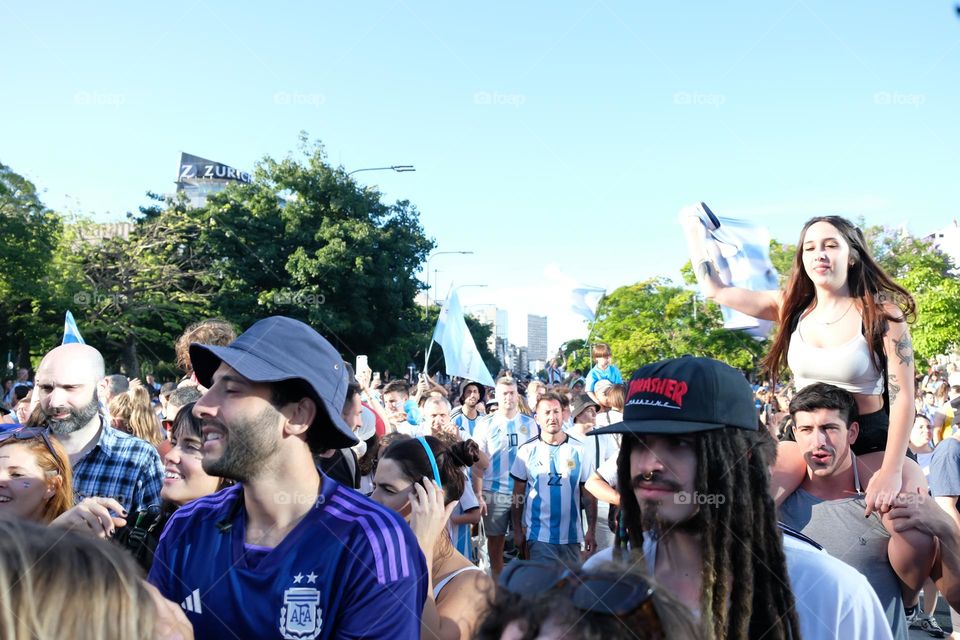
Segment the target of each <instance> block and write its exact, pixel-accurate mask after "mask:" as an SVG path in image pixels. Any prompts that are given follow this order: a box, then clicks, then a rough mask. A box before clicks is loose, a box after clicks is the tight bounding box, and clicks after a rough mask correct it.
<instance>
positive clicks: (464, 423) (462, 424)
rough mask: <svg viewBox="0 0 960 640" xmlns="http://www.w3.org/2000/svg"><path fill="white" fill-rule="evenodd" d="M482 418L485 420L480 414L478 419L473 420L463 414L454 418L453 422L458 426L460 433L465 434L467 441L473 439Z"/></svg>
mask: <svg viewBox="0 0 960 640" xmlns="http://www.w3.org/2000/svg"><path fill="white" fill-rule="evenodd" d="M481 418H483V416H482V415H480V414H479V413H478V414H477V417H476V418H474V419H473V420H471V419H470V418H468V417H467V416H465V415H464V414H463V413H462V412H461V413H458V414H457V415H455V416H453V418H452V419H451V421H452V422H453V424H455V425H457V428H458V429H460V433H461V434H463V439H464V440H466V439H467V438H472V437H473V432H474V431H476V428H477V423H478V422H480V420H481Z"/></svg>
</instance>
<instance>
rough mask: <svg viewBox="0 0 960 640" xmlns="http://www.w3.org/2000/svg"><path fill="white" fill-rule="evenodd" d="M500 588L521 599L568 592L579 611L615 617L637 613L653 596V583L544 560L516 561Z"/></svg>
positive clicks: (504, 572) (507, 570)
mask: <svg viewBox="0 0 960 640" xmlns="http://www.w3.org/2000/svg"><path fill="white" fill-rule="evenodd" d="M500 586H501V587H503V588H504V589H506V590H507V591H509V592H511V593H515V594H517V595H522V596H529V595H530V594H534V593H539V594H545V593H548V592H551V591H556V590H561V589H569V590H570V591H571V593H570V600H571V602H572V604H573V606H575V607H576V608H578V609H580V610H581V611H590V612H593V613H601V614H606V615H614V616H620V615H626V614H628V613H630V612H631V611H634V610H635V609H636V608H637V607H639V606H640V605H642V604H643V603H644V602H646V601H647V600H649V599H650V597H651V596H652V595H653V587H652V586H651V585H650V583H649V582H647V581H646V580H645V579H643V578H642V577H641V576H638V575H636V574H631V573H628V574H625V575H623V576H620V577H619V578H616V579H614V578H611V577H607V576H602V575H592V574H589V573H583V572H582V571H572V570H571V569H569V568H568V567H566V566H564V565H562V564H560V563H555V562H545V561H542V560H514V561H513V562H511V563H510V564H508V565H507V566H506V567H505V568H504V570H503V572H502V573H501V574H500Z"/></svg>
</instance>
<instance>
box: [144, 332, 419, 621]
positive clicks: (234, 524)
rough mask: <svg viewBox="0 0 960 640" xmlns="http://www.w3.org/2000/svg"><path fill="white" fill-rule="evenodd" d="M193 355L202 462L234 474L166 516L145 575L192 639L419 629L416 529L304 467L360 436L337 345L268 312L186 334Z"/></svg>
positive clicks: (218, 471) (209, 468)
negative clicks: (228, 483) (227, 330)
mask: <svg viewBox="0 0 960 640" xmlns="http://www.w3.org/2000/svg"><path fill="white" fill-rule="evenodd" d="M190 359H191V361H192V362H193V366H194V371H195V372H196V375H197V379H198V381H199V382H200V384H201V385H203V386H204V387H206V388H208V389H209V391H207V393H206V394H205V395H204V397H203V398H202V399H200V400H199V401H198V402H197V403H196V405H195V408H194V414H195V415H196V416H197V417H198V418H200V420H201V421H202V432H203V467H204V470H206V472H207V473H209V474H211V475H217V476H222V477H226V478H231V479H234V480H236V481H237V484H236V485H234V486H233V487H230V488H228V489H226V490H224V491H220V492H218V493H216V494H214V495H212V496H208V497H205V498H201V499H199V500H196V501H194V502H192V503H190V504H188V505H186V506H184V507H182V508H181V509H180V510H179V511H177V512H176V513H175V514H174V515H173V517H172V518H171V519H170V521H169V523H168V524H167V526H166V528H165V529H164V532H163V535H162V536H161V538H160V543H159V546H158V548H157V552H156V556H155V559H154V563H153V568H152V569H151V571H150V578H149V579H150V582H152V583H153V584H154V585H156V586H157V587H158V588H159V589H160V591H161V593H163V594H165V595H166V596H167V597H168V598H170V599H172V600H174V601H175V602H180V603H181V606H182V607H183V609H184V610H185V611H186V614H187V617H188V618H189V619H190V621H191V623H192V624H193V627H194V631H195V634H196V636H197V637H198V638H233V637H237V638H361V637H362V638H398V637H404V638H408V637H419V633H420V613H421V610H422V607H423V603H424V599H425V597H426V588H427V576H426V564H425V562H424V558H423V555H422V554H421V552H420V550H419V546H418V544H417V541H416V539H415V538H414V536H413V533H412V532H411V531H410V529H409V527H408V526H407V524H406V523H405V522H404V520H403V519H402V518H401V517H400V516H399V515H397V514H396V513H395V512H393V511H392V510H389V509H385V508H383V507H380V506H379V505H377V504H376V503H374V502H372V501H370V500H368V499H366V498H364V497H363V496H361V495H360V494H358V493H356V492H355V491H351V490H349V489H347V488H345V487H343V486H342V485H339V484H338V483H337V482H335V481H334V480H332V479H330V478H327V477H325V476H322V475H321V474H320V473H319V471H318V470H317V468H316V467H315V466H314V462H313V454H314V453H317V452H319V451H323V450H326V449H332V448H342V447H349V446H351V445H353V444H356V442H357V440H356V438H355V436H354V435H353V433H352V430H351V429H350V428H349V427H348V426H347V425H346V423H345V422H344V421H343V418H342V416H341V410H342V409H343V404H344V401H345V398H346V391H347V385H348V384H349V382H350V381H349V376H348V374H347V372H346V371H345V368H344V366H343V359H342V358H341V357H340V355H339V354H338V353H337V352H336V350H335V349H334V348H333V347H332V346H331V345H330V343H328V342H327V341H326V340H325V339H324V338H322V337H321V336H320V335H319V334H318V333H317V332H316V331H314V330H313V329H311V328H310V327H308V326H307V325H305V324H303V323H302V322H298V321H296V320H292V319H290V318H285V317H282V316H276V317H271V318H267V319H265V320H261V321H259V322H257V323H256V324H254V325H253V326H252V327H250V328H249V329H248V330H247V331H246V332H245V333H244V334H242V335H241V336H240V337H238V338H237V339H236V340H235V341H234V342H232V343H231V344H229V345H227V346H225V347H214V346H205V345H199V344H192V345H191V346H190Z"/></svg>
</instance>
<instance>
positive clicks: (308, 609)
mask: <svg viewBox="0 0 960 640" xmlns="http://www.w3.org/2000/svg"><path fill="white" fill-rule="evenodd" d="M295 581H296V580H295ZM296 582H299V581H296ZM322 625H323V611H322V610H321V609H320V592H319V591H318V590H317V589H315V588H314V587H290V588H289V589H287V590H286V591H284V592H283V606H282V607H281V608H280V633H281V634H283V637H284V638H286V639H287V640H314V638H316V637H317V636H319V635H320V628H321V626H322Z"/></svg>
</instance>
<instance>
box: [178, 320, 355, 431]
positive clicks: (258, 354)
mask: <svg viewBox="0 0 960 640" xmlns="http://www.w3.org/2000/svg"><path fill="white" fill-rule="evenodd" d="M190 362H191V363H192V364H193V371H194V373H195V374H196V376H197V381H198V382H199V383H200V384H201V385H203V386H204V387H208V388H209V387H210V386H211V378H213V374H214V372H216V370H217V367H219V366H220V363H221V362H224V363H226V364H227V365H228V366H230V367H232V368H233V369H234V370H236V372H237V373H239V374H240V375H242V376H243V377H244V378H246V379H248V380H250V381H251V382H281V381H284V380H303V381H304V382H306V383H307V384H308V385H309V386H310V388H311V389H312V390H313V393H314V395H315V396H316V398H317V399H319V401H320V404H321V405H322V409H323V410H324V411H325V412H326V414H327V417H328V418H329V420H330V422H331V423H332V424H333V426H334V427H335V429H334V430H333V431H332V432H330V433H324V434H323V435H322V437H321V438H322V440H323V441H324V442H325V443H326V444H327V445H328V446H329V447H330V448H331V449H343V448H346V447H351V446H353V445H355V444H357V443H358V442H359V440H358V439H357V437H356V436H355V435H354V433H353V430H352V429H351V428H350V427H348V426H347V423H346V422H345V421H344V420H343V416H342V415H341V414H342V412H343V405H344V403H345V402H346V399H347V386H348V385H349V383H350V376H349V374H348V373H347V369H346V367H344V365H343V358H342V357H340V354H339V353H337V350H336V349H334V348H333V345H331V344H330V343H329V342H327V340H326V338H324V337H323V336H321V335H320V334H319V333H317V332H316V331H314V330H313V328H312V327H310V326H308V325H306V324H304V323H302V322H300V321H299V320H294V319H293V318H287V317H285V316H271V317H269V318H265V319H263V320H260V321H258V322H256V323H254V325H253V326H251V327H250V328H249V329H247V330H246V331H244V332H243V333H242V334H240V336H238V337H237V339H236V340H234V341H233V342H231V343H230V344H229V345H227V346H225V347H215V346H211V345H205V344H196V343H194V344H191V345H190Z"/></svg>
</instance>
